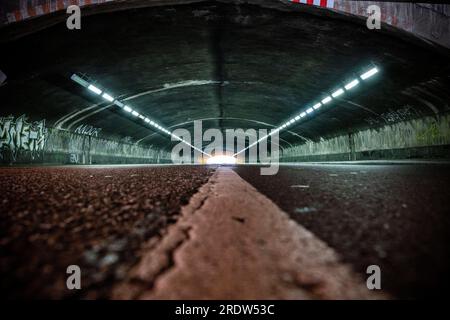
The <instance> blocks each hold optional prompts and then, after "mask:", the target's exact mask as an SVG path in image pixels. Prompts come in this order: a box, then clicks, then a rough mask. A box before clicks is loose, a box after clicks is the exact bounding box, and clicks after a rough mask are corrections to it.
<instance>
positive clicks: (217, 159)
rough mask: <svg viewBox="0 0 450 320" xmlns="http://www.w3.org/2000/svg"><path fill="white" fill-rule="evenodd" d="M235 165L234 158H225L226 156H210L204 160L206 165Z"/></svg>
mask: <svg viewBox="0 0 450 320" xmlns="http://www.w3.org/2000/svg"><path fill="white" fill-rule="evenodd" d="M236 163H237V159H236V157H233V156H226V155H218V156H212V157H210V158H208V159H207V160H206V164H228V165H233V164H236Z"/></svg>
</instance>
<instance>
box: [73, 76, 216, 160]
mask: <svg viewBox="0 0 450 320" xmlns="http://www.w3.org/2000/svg"><path fill="white" fill-rule="evenodd" d="M70 78H71V79H72V80H73V81H75V82H76V83H78V84H79V85H81V86H83V87H85V88H87V89H88V90H89V91H91V92H93V93H95V94H96V95H99V96H101V97H102V98H103V99H105V100H106V101H107V102H111V103H113V104H114V105H116V106H117V107H119V108H121V109H122V110H123V111H125V112H126V113H128V114H130V115H132V116H133V117H135V118H138V119H141V120H142V121H144V122H145V123H146V124H147V125H150V126H152V127H153V128H155V129H158V130H159V131H160V132H162V133H164V134H167V135H169V136H172V137H173V138H174V139H176V140H178V141H180V142H183V143H185V144H187V145H188V146H190V147H191V148H193V149H195V150H197V151H200V152H201V153H203V154H205V155H207V156H209V157H210V156H211V155H210V154H207V153H205V152H204V151H203V150H201V149H199V148H197V147H195V146H193V145H192V144H190V143H189V142H188V141H186V140H184V139H182V138H180V137H179V136H177V135H176V134H174V133H172V132H171V131H169V130H167V129H166V128H164V127H163V126H161V125H159V124H158V123H157V122H156V121H153V120H151V119H150V118H148V117H147V116H145V115H143V114H141V113H139V112H137V111H136V110H134V109H133V108H131V107H130V106H129V105H126V104H124V103H123V102H122V101H120V100H118V99H115V98H113V96H112V95H111V94H109V93H107V92H105V91H103V90H101V89H99V88H98V87H96V86H95V85H93V84H91V83H89V82H87V81H86V80H84V79H83V78H81V77H80V76H78V75H76V74H73V75H72V76H71V77H70Z"/></svg>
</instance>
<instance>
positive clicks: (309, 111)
mask: <svg viewBox="0 0 450 320" xmlns="http://www.w3.org/2000/svg"><path fill="white" fill-rule="evenodd" d="M378 71H379V70H378V68H377V67H373V68H372V69H370V70H369V71H367V72H365V73H363V74H362V75H360V76H359V78H357V79H354V80H352V81H350V82H349V83H347V84H346V85H345V86H344V88H339V89H337V90H336V91H334V92H333V93H332V94H331V96H326V97H325V98H323V99H322V100H321V101H320V102H317V103H315V104H314V105H313V106H312V107H309V108H308V109H306V110H304V111H303V112H301V113H300V114H298V115H296V116H295V117H293V118H292V119H290V120H288V121H287V122H286V123H284V124H283V125H281V126H280V127H278V128H276V129H274V130H271V132H270V133H269V134H268V135H266V136H264V137H262V138H260V139H259V140H258V141H256V142H254V143H252V144H250V145H249V146H248V147H247V148H245V149H242V150H241V151H239V152H237V153H235V156H237V155H239V154H241V153H242V152H245V151H246V150H247V149H249V148H251V147H254V146H255V145H257V144H258V143H260V142H261V141H264V140H265V139H267V138H268V137H270V136H272V135H274V134H275V133H277V132H280V131H282V130H284V129H286V128H287V127H290V126H291V125H293V124H294V123H295V122H297V121H299V120H301V119H303V118H305V117H307V116H309V115H311V114H312V113H314V112H315V111H316V110H318V109H320V108H321V107H322V106H323V105H326V104H328V103H330V102H331V101H333V99H334V98H337V97H339V96H341V95H342V94H344V93H345V92H346V91H349V90H351V89H353V88H354V87H356V86H357V85H359V83H360V79H361V80H367V79H369V78H370V77H372V76H373V75H375V74H377V73H378ZM344 89H345V90H344Z"/></svg>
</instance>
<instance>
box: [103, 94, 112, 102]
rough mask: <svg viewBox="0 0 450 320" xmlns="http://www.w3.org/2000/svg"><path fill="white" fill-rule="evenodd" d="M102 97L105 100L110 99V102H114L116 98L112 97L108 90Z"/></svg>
mask: <svg viewBox="0 0 450 320" xmlns="http://www.w3.org/2000/svg"><path fill="white" fill-rule="evenodd" d="M102 98H103V99H105V100H108V101H109V102H113V101H114V98H113V97H111V96H110V95H109V94H107V93H106V92H105V93H104V94H103V95H102Z"/></svg>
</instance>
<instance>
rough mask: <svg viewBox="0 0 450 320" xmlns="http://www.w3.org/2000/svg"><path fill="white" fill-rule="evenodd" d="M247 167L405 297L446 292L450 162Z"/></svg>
mask: <svg viewBox="0 0 450 320" xmlns="http://www.w3.org/2000/svg"><path fill="white" fill-rule="evenodd" d="M236 172H238V173H239V175H240V176H241V177H242V178H244V179H245V180H247V181H248V182H250V183H251V184H252V185H253V186H254V187H256V189H258V190H259V191H260V192H262V193H263V194H264V195H266V196H267V197H268V198H270V199H271V200H272V201H274V202H275V203H276V204H277V205H278V206H279V207H280V208H281V209H283V210H284V211H285V212H287V213H288V214H289V215H290V217H291V218H292V219H294V220H295V221H297V222H298V223H300V224H301V225H302V226H304V227H305V228H306V229H308V230H309V231H311V232H313V233H314V234H315V235H316V236H317V237H319V238H320V239H322V240H324V241H325V242H326V243H327V244H328V245H329V246H331V247H332V248H334V249H335V250H336V251H337V252H338V253H339V254H340V255H341V257H342V259H343V261H344V262H347V263H350V264H351V265H352V266H353V268H354V269H355V270H356V271H357V272H359V273H360V274H361V275H363V276H364V277H367V275H366V268H367V267H368V266H369V265H378V266H380V268H381V272H382V288H383V289H385V290H387V291H389V292H391V293H393V294H394V295H395V296H396V297H399V298H421V297H439V296H442V295H446V292H448V289H449V283H450V282H449V274H448V271H449V270H450V254H449V252H450V250H449V243H450V214H449V212H450V211H449V208H450V166H449V165H437V164H434V165H413V164H410V165H300V166H282V167H281V168H280V171H279V173H278V174H277V175H275V176H261V175H260V174H259V168H257V167H239V168H237V169H236Z"/></svg>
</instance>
